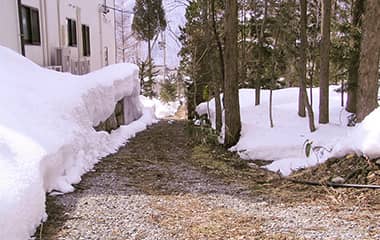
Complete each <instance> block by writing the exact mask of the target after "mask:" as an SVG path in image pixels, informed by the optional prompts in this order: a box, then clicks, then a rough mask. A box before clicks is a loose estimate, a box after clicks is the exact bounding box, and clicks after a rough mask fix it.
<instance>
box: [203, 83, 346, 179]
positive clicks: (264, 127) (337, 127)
mask: <svg viewBox="0 0 380 240" xmlns="http://www.w3.org/2000/svg"><path fill="white" fill-rule="evenodd" d="M335 88H337V87H336V86H332V87H331V88H330V114H331V115H330V124H325V125H318V124H317V125H316V127H317V131H316V132H314V133H310V131H309V127H308V120H307V119H306V118H300V117H298V115H297V109H298V107H297V104H298V88H288V89H281V90H275V91H274V92H273V119H274V128H270V123H269V113H268V106H269V91H268V90H263V91H262V97H261V105H259V106H255V104H254V99H255V90H254V89H241V90H240V91H239V96H240V112H241V120H242V131H241V137H240V140H239V142H238V143H237V145H236V146H234V147H232V148H231V150H232V151H237V152H238V153H239V154H240V156H241V157H242V158H244V159H260V160H274V162H273V163H272V164H271V165H268V166H267V167H268V169H270V170H273V171H280V172H281V173H282V174H284V175H288V174H290V173H291V171H292V170H293V169H297V168H301V167H308V166H312V165H315V164H317V163H318V162H323V161H324V160H326V157H327V156H328V152H327V151H324V152H323V151H322V152H319V153H318V154H319V155H318V156H316V154H311V156H310V157H309V158H306V156H305V151H304V147H303V146H304V143H305V141H306V140H311V141H313V146H323V147H324V148H325V149H326V150H330V149H331V148H333V146H335V145H336V144H337V143H338V142H340V141H341V138H342V136H347V134H348V133H349V132H350V131H352V128H348V127H347V126H346V125H347V116H348V113H347V112H346V111H345V110H344V109H343V108H342V107H341V106H340V93H336V92H335V91H334V89H335ZM318 103H319V89H318V88H315V89H313V104H314V106H313V108H314V111H315V119H316V122H317V120H318V111H317V109H318V105H317V104H318ZM209 108H210V115H211V120H212V123H213V126H214V124H215V103H214V99H212V100H211V101H210V103H209ZM197 112H198V113H199V114H207V112H208V111H207V104H206V103H202V104H200V105H199V106H198V107H197Z"/></svg>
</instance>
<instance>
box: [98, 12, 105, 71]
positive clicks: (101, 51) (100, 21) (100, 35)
mask: <svg viewBox="0 0 380 240" xmlns="http://www.w3.org/2000/svg"><path fill="white" fill-rule="evenodd" d="M99 44H100V49H99V50H100V65H101V66H100V67H103V66H104V59H103V28H102V7H101V6H100V7H99Z"/></svg>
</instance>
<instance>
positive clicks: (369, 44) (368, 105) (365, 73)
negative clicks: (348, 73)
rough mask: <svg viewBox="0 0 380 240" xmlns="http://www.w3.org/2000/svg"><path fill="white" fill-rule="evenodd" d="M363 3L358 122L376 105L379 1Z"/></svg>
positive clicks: (379, 34)
mask: <svg viewBox="0 0 380 240" xmlns="http://www.w3.org/2000/svg"><path fill="white" fill-rule="evenodd" d="M365 5H366V6H365V12H364V19H363V32H362V43H361V50H360V64H359V78H358V92H357V94H358V95H357V105H356V111H357V120H358V121H359V122H361V121H362V120H363V119H364V118H365V117H366V116H367V115H368V114H369V113H371V112H372V111H373V110H374V109H375V108H376V107H377V106H378V102H377V96H378V79H379V50H380V41H379V39H380V21H379V19H380V1H379V0H366V3H365Z"/></svg>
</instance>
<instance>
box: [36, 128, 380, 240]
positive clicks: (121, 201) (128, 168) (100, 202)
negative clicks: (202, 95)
mask: <svg viewBox="0 0 380 240" xmlns="http://www.w3.org/2000/svg"><path fill="white" fill-rule="evenodd" d="M76 189H77V190H76V191H75V192H73V193H70V194H65V195H62V196H54V197H48V207H47V212H48V215H49V219H48V221H47V222H46V223H45V224H44V225H43V228H42V232H41V233H40V232H38V233H37V234H36V235H40V234H41V236H42V239H46V240H50V239H51V240H53V239H54V240H59V239H66V240H68V239H86V240H87V239H99V240H100V239H101V240H106V239H120V240H124V239H152V240H153V239H157V240H161V239H162V240H169V239H380V235H379V233H380V226H379V219H380V213H379V211H377V212H376V211H373V209H371V208H367V207H365V206H358V205H355V204H356V203H357V202H354V203H352V204H351V202H349V203H347V202H344V203H342V202H339V199H338V200H337V198H336V197H335V196H336V195H334V194H332V195H331V194H326V190H324V189H321V188H318V187H308V186H302V185H289V184H288V183H285V182H283V181H282V180H281V179H279V177H278V176H277V175H276V174H273V173H270V172H267V171H264V170H262V169H260V168H257V167H254V166H250V165H249V164H247V162H245V161H242V160H240V159H238V158H237V157H236V156H234V155H233V154H231V153H228V152H225V151H224V150H222V149H221V148H219V147H212V146H209V145H208V144H202V143H200V142H194V141H190V138H189V136H188V134H187V127H186V123H185V122H181V121H177V122H175V123H173V124H169V123H168V122H166V121H161V122H160V123H159V124H156V125H154V126H152V127H150V128H149V129H148V130H146V131H144V132H142V133H140V134H138V135H137V136H136V137H135V138H134V139H132V140H131V141H130V142H129V143H128V144H127V146H126V147H124V148H122V149H120V151H119V152H118V153H117V154H115V155H112V156H109V157H107V158H105V159H104V160H103V161H102V162H101V163H99V164H98V165H97V166H96V167H95V169H94V171H92V172H90V173H88V174H86V175H85V176H83V180H82V182H81V183H80V184H79V185H77V186H76ZM334 198H335V199H334ZM335 201H337V202H335ZM39 231H40V230H39ZM376 234H377V235H376ZM36 239H39V237H37V238H36Z"/></svg>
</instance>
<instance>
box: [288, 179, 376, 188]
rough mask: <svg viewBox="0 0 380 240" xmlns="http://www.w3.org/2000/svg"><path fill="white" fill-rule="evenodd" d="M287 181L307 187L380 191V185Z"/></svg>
mask: <svg viewBox="0 0 380 240" xmlns="http://www.w3.org/2000/svg"><path fill="white" fill-rule="evenodd" d="M285 179H286V180H288V181H290V182H293V183H298V184H305V185H311V186H327V187H334V188H338V187H341V188H369V189H380V185H365V184H349V183H333V182H326V183H321V182H313V181H304V180H296V179H292V178H285Z"/></svg>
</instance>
